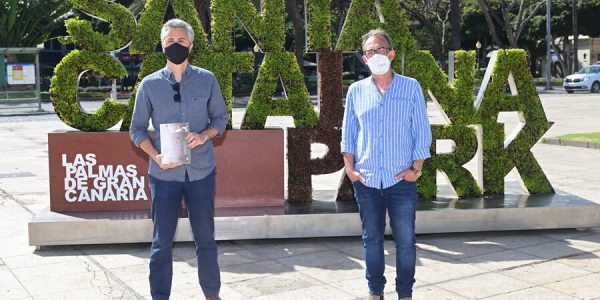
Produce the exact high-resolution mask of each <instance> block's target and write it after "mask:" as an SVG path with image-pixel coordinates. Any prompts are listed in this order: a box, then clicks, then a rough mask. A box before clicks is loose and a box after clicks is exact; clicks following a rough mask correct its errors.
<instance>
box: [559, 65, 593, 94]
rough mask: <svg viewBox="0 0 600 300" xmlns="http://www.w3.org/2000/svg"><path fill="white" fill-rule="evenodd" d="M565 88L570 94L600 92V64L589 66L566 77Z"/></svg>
mask: <svg viewBox="0 0 600 300" xmlns="http://www.w3.org/2000/svg"><path fill="white" fill-rule="evenodd" d="M563 87H564V88H565V91H567V93H569V94H570V93H573V92H575V91H590V92H592V93H598V92H600V64H596V65H591V66H587V67H585V68H583V69H581V70H579V72H577V73H575V74H573V75H569V76H567V77H565V80H564V81H563Z"/></svg>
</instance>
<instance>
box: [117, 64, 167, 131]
mask: <svg viewBox="0 0 600 300" xmlns="http://www.w3.org/2000/svg"><path fill="white" fill-rule="evenodd" d="M166 63H167V58H166V57H165V55H164V54H163V53H154V54H151V55H148V56H146V57H145V58H144V62H143V63H142V66H141V68H140V72H139V73H138V81H137V83H136V84H135V87H134V88H133V92H132V93H131V96H130V97H129V102H128V104H127V111H126V112H125V114H124V117H123V122H122V123H121V129H120V130H121V131H129V127H130V126H131V116H132V115H133V107H134V106H135V95H136V94H137V89H138V87H139V86H140V83H141V82H142V79H143V78H144V77H146V76H148V75H150V74H152V73H154V72H156V71H158V70H160V69H162V68H164V67H165V64H166Z"/></svg>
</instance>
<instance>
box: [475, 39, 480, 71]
mask: <svg viewBox="0 0 600 300" xmlns="http://www.w3.org/2000/svg"><path fill="white" fill-rule="evenodd" d="M475 48H477V59H476V60H475V65H476V66H477V71H479V49H481V43H480V42H479V40H477V43H475Z"/></svg>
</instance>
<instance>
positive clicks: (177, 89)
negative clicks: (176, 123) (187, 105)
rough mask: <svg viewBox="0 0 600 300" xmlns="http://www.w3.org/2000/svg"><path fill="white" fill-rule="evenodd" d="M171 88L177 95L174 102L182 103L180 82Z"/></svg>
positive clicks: (174, 96)
mask: <svg viewBox="0 0 600 300" xmlns="http://www.w3.org/2000/svg"><path fill="white" fill-rule="evenodd" d="M171 88H172V89H173V91H174V92H175V95H173V101H175V102H181V94H180V93H179V92H180V89H179V82H177V83H175V84H173V85H171Z"/></svg>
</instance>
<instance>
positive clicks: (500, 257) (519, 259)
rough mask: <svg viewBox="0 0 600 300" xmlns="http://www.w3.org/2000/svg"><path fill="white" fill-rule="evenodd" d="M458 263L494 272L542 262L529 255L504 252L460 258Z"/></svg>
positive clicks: (513, 251) (511, 251) (510, 251)
mask: <svg viewBox="0 0 600 300" xmlns="http://www.w3.org/2000/svg"><path fill="white" fill-rule="evenodd" d="M460 261H461V262H463V263H467V264H470V265H474V266H477V267H479V268H482V269H485V270H491V271H495V270H502V269H508V268H513V267H516V266H521V265H528V264H532V263H537V262H540V261H542V259H541V258H539V257H536V256H533V255H531V254H526V253H523V252H518V251H515V250H505V251H500V252H493V253H488V254H483V255H479V256H471V257H467V258H462V259H460Z"/></svg>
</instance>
